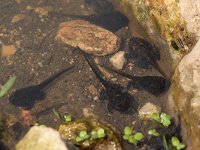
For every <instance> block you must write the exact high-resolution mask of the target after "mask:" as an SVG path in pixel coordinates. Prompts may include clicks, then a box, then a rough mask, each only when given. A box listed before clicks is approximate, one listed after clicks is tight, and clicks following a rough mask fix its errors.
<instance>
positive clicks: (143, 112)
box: [139, 102, 161, 119]
mask: <svg viewBox="0 0 200 150" xmlns="http://www.w3.org/2000/svg"><path fill="white" fill-rule="evenodd" d="M160 112H161V108H160V107H159V106H157V105H155V104H152V103H149V102H148V103H146V104H145V105H144V106H143V107H142V108H141V109H140V110H139V117H140V118H141V119H151V115H152V114H153V113H158V114H159V113H160Z"/></svg>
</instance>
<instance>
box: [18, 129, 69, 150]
mask: <svg viewBox="0 0 200 150" xmlns="http://www.w3.org/2000/svg"><path fill="white" fill-rule="evenodd" d="M16 150H68V148H67V147H66V146H65V143H64V142H63V141H62V140H61V137H60V134H59V133H58V131H56V130H54V129H52V128H48V127H43V126H34V127H32V128H31V129H30V130H29V131H28V133H27V134H26V135H25V136H24V138H23V139H22V140H21V141H19V143H18V144H17V145H16Z"/></svg>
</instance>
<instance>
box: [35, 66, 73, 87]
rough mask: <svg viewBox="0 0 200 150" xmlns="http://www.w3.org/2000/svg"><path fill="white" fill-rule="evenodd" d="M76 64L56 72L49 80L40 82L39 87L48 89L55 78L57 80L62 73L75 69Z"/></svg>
mask: <svg viewBox="0 0 200 150" xmlns="http://www.w3.org/2000/svg"><path fill="white" fill-rule="evenodd" d="M73 68H74V66H70V67H67V68H65V69H64V70H62V71H60V72H58V73H56V74H54V75H53V76H51V77H49V78H48V79H47V80H45V81H44V82H42V83H40V84H39V85H38V87H39V88H40V89H41V90H46V89H47V88H48V87H49V86H51V85H52V84H53V83H54V81H55V80H57V79H58V78H59V77H61V76H62V75H64V73H66V72H67V71H69V70H71V69H73Z"/></svg>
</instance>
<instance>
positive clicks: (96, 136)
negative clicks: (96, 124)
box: [76, 128, 106, 142]
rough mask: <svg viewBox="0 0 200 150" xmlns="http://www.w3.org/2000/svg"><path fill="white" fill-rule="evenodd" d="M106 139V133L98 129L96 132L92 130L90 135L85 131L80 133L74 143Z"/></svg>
mask: <svg viewBox="0 0 200 150" xmlns="http://www.w3.org/2000/svg"><path fill="white" fill-rule="evenodd" d="M105 137H106V132H105V130H104V129H103V128H98V129H97V130H95V129H93V130H92V131H91V132H90V134H88V133H87V131H85V130H82V131H80V133H79V135H78V136H77V137H76V142H83V141H85V140H88V139H90V140H96V139H102V138H105Z"/></svg>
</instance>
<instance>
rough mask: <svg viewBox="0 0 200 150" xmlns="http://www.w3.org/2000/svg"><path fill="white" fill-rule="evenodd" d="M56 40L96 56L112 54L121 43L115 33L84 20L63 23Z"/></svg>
mask: <svg viewBox="0 0 200 150" xmlns="http://www.w3.org/2000/svg"><path fill="white" fill-rule="evenodd" d="M55 40H57V41H61V42H63V43H65V44H67V45H70V46H72V47H75V48H77V47H78V48H80V49H81V50H83V51H84V52H86V53H90V54H94V55H96V56H104V55H108V54H112V53H114V52H116V51H117V50H118V48H119V44H120V39H119V38H118V37H117V36H116V35H115V34H113V33H112V32H110V31H108V30H106V29H103V28H101V27H99V26H97V25H94V24H91V23H89V22H88V21H84V20H72V21H68V22H64V23H61V24H60V29H59V31H58V33H57V35H56V38H55Z"/></svg>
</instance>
